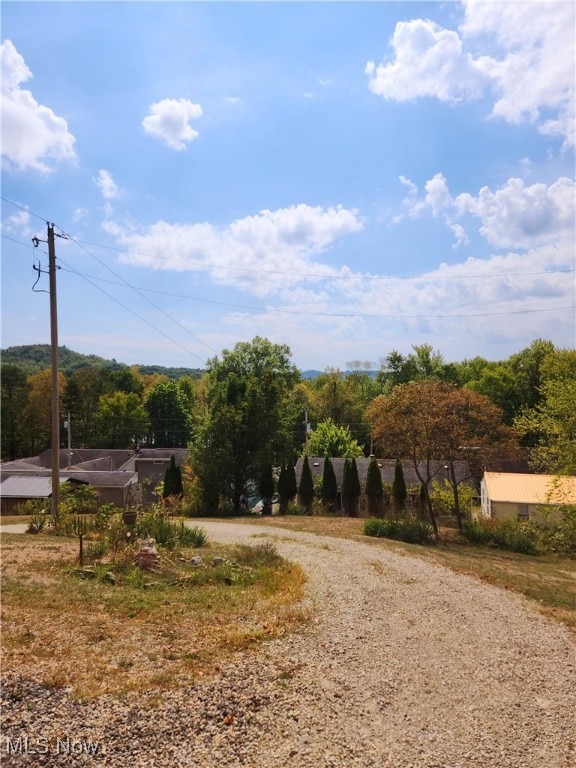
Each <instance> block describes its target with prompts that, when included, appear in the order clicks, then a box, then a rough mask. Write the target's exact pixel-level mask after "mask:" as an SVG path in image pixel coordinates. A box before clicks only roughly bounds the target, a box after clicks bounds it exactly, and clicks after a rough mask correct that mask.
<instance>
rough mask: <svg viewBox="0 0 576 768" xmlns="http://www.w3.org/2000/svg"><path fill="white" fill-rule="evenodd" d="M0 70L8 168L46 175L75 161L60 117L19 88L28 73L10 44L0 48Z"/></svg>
mask: <svg viewBox="0 0 576 768" xmlns="http://www.w3.org/2000/svg"><path fill="white" fill-rule="evenodd" d="M0 63H1V66H2V157H3V158H4V159H5V161H6V163H7V164H8V166H9V167H16V168H18V169H20V170H27V169H35V170H38V171H43V172H47V171H50V170H51V169H52V168H53V163H54V162H58V161H61V160H66V161H75V160H76V154H75V152H74V143H75V142H76V139H75V137H74V136H73V135H72V134H71V133H70V131H69V130H68V124H67V123H66V120H65V119H64V118H63V117H59V116H58V115H56V114H55V113H54V112H53V111H52V110H51V109H50V108H49V107H46V106H44V105H42V104H39V103H38V102H37V101H36V99H35V98H34V97H33V95H32V93H31V92H30V91H29V90H25V89H23V88H22V87H21V84H22V83H25V82H26V81H27V80H30V78H31V77H32V72H31V71H30V69H29V68H28V67H27V66H26V62H25V61H24V58H23V56H22V55H21V54H20V53H19V52H18V51H17V50H16V47H15V46H14V44H13V43H12V41H11V40H5V41H4V42H3V43H2V44H1V45H0Z"/></svg>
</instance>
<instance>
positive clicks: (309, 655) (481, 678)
mask: <svg viewBox="0 0 576 768" xmlns="http://www.w3.org/2000/svg"><path fill="white" fill-rule="evenodd" d="M202 525H203V527H206V529H207V530H208V533H209V534H210V536H211V537H213V538H215V539H219V540H222V541H225V542H233V541H244V542H246V541H249V540H250V538H251V537H252V536H254V535H255V534H262V533H267V534H269V535H270V536H271V537H273V539H274V541H275V543H276V545H277V548H278V550H279V551H280V552H281V554H283V555H284V556H286V557H288V558H290V559H292V560H294V561H296V562H298V563H300V564H301V565H302V566H303V568H304V569H305V570H306V572H307V574H308V578H309V582H308V594H309V598H308V599H309V600H310V601H312V602H313V604H314V606H315V611H314V618H313V620H312V622H311V624H310V625H309V626H307V627H306V628H305V629H304V630H302V631H299V632H296V633H294V634H292V635H290V636H289V637H284V638H280V639H277V640H274V641H272V642H270V643H267V644H265V645H264V646H261V647H260V649H259V650H257V651H255V652H251V653H243V654H240V655H238V656H236V657H235V659H234V661H233V662H232V663H231V664H229V665H228V666H227V667H226V668H224V669H223V670H222V674H221V676H220V677H219V678H218V679H214V680H211V681H207V682H206V683H200V684H197V685H196V686H194V687H192V688H187V689H183V690H178V691H173V692H168V693H165V694H163V695H162V697H161V703H160V704H158V697H157V696H156V695H155V694H154V692H150V694H146V695H139V696H134V697H131V696H127V697H125V698H123V699H120V700H119V699H115V698H113V697H111V696H104V697H102V698H100V699H97V700H96V701H92V702H86V703H78V702H74V701H72V700H71V699H70V697H69V696H68V694H67V693H66V692H65V691H62V690H48V689H45V688H43V687H41V686H40V685H38V684H37V683H35V682H33V681H31V680H28V679H26V678H24V677H22V676H21V675H18V676H17V675H13V674H9V673H6V674H5V675H4V680H3V693H2V699H3V707H2V714H1V718H2V736H1V740H2V743H1V745H0V747H1V751H0V756H1V758H2V761H1V762H2V765H3V766H22V767H23V766H29V765H30V766H31V765H44V766H75V765H106V766H111V767H113V768H116V766H118V768H120V767H121V768H125V767H126V766H133V767H135V768H141V767H142V768H144V767H145V766H154V768H162V767H164V766H166V768H208V766H210V768H212V766H222V767H223V768H237V767H239V766H243V767H244V768H329V767H331V768H388V767H390V768H409V767H410V766H412V768H576V648H575V645H574V641H573V638H572V636H571V634H570V632H569V631H568V630H567V629H566V628H565V627H563V626H561V625H559V624H556V623H554V622H552V621H549V620H547V619H545V618H544V617H542V616H541V615H540V614H539V613H538V612H537V611H536V610H534V608H533V607H531V605H530V604H529V603H528V601H526V600H525V599H524V598H522V597H519V596H516V595H514V594H511V593H508V592H506V591H504V590H501V589H497V588H495V587H492V586H489V585H486V584H483V583H481V582H479V581H476V580H474V579H472V578H469V577H466V576H462V575H458V574H455V573H453V572H451V571H449V570H447V569H444V568H441V567H438V566H436V565H432V564H429V563H426V562H424V561H421V560H418V559H416V558H411V557H406V556H402V555H397V554H394V553H392V552H389V551H386V550H384V549H383V548H381V547H379V546H373V545H370V544H365V543H361V542H356V541H348V540H344V539H339V538H331V537H327V536H317V535H313V534H305V533H296V532H292V531H290V532H289V531H279V530H278V529H275V528H266V527H265V526H257V527H255V526H252V525H241V524H236V523H225V522H222V523H220V522H211V521H210V522H206V523H204V522H203V523H202ZM19 739H20V741H19ZM26 739H28V741H26Z"/></svg>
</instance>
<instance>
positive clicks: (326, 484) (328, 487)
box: [322, 456, 338, 509]
mask: <svg viewBox="0 0 576 768" xmlns="http://www.w3.org/2000/svg"><path fill="white" fill-rule="evenodd" d="M337 494H338V483H337V482H336V475H335V473H334V467H333V466H332V462H331V461H330V459H329V458H328V456H327V457H326V458H325V459H324V467H323V470H322V501H323V502H324V504H327V505H328V507H329V508H330V509H334V507H335V506H336V496H337Z"/></svg>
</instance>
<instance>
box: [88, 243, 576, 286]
mask: <svg viewBox="0 0 576 768" xmlns="http://www.w3.org/2000/svg"><path fill="white" fill-rule="evenodd" d="M79 242H85V244H86V245H90V246H93V247H96V248H104V249H106V250H109V251H116V252H117V253H126V254H131V255H134V256H143V257H144V258H147V259H156V260H157V261H174V262H176V263H178V264H190V265H192V266H196V267H202V268H203V269H222V270H230V271H233V272H250V273H253V274H254V273H255V274H268V275H289V276H291V277H310V278H321V279H323V280H410V281H412V280H424V281H426V282H431V281H435V280H485V279H487V278H492V277H526V276H530V275H555V274H569V273H571V272H576V270H575V269H557V270H550V271H545V270H544V271H541V272H503V273H494V274H492V273H491V274H489V275H434V276H430V277H427V276H426V275H414V276H409V275H408V276H407V275H325V274H321V273H315V272H293V271H290V272H284V271H282V270H278V269H260V268H255V267H254V268H252V267H233V266H229V265H227V264H213V263H211V262H204V261H190V260H189V259H175V258H173V257H168V256H158V255H152V254H151V253H142V252H141V251H131V250H128V249H127V248H117V247H115V246H112V245H101V244H100V243H90V242H86V241H79ZM137 266H140V265H137Z"/></svg>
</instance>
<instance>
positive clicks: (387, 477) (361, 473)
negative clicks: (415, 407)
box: [294, 456, 471, 488]
mask: <svg viewBox="0 0 576 768" xmlns="http://www.w3.org/2000/svg"><path fill="white" fill-rule="evenodd" d="M330 461H331V462H332V466H333V468H334V474H335V475H336V483H337V484H338V487H339V488H340V487H341V486H342V479H343V477H344V463H345V462H346V459H341V458H335V459H332V458H331V459H330ZM370 461H371V459H366V458H363V459H356V466H357V467H358V479H359V480H360V487H361V488H365V486H366V475H367V474H368V465H369V464H370ZM303 462H304V459H301V458H300V459H298V461H297V462H296V466H295V468H294V471H295V474H296V481H297V482H299V481H300V477H301V475H302V464H303ZM376 462H377V464H378V467H379V469H380V474H381V475H382V482H383V483H392V482H393V481H394V470H395V467H396V459H376ZM308 463H309V465H310V469H311V471H312V477H313V478H317V477H322V473H323V471H324V459H323V458H314V457H312V456H309V457H308ZM401 463H402V472H403V474H404V482H405V483H406V485H407V486H408V487H414V486H418V487H419V486H420V480H419V479H418V475H417V474H416V471H415V470H414V466H413V464H412V462H409V461H403V462H401ZM431 469H432V472H433V474H434V478H433V479H434V480H437V481H438V482H442V480H446V478H447V472H446V469H445V466H444V462H443V461H433V462H431ZM454 471H455V473H456V479H457V480H458V482H463V481H465V480H468V479H469V478H470V470H469V467H468V462H466V461H456V462H454ZM423 474H425V472H423ZM470 482H471V481H470Z"/></svg>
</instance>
